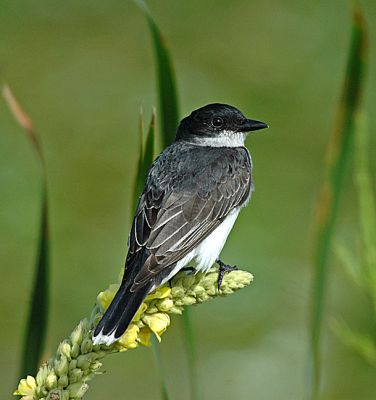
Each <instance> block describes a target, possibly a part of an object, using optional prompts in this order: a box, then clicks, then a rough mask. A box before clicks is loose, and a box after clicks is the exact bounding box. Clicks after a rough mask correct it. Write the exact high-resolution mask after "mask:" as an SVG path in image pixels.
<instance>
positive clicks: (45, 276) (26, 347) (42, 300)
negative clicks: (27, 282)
mask: <svg viewBox="0 0 376 400" xmlns="http://www.w3.org/2000/svg"><path fill="white" fill-rule="evenodd" d="M42 196H43V197H42V210H41V223H40V233H39V244H38V255H37V262H36V264H35V273H34V283H33V289H32V295H31V305H30V309H29V315H28V320H27V324H26V329H25V336H24V344H23V351H22V359H21V368H20V376H27V375H30V374H34V373H36V371H37V370H38V366H39V364H40V362H41V358H42V352H43V346H44V342H45V339H46V333H47V318H48V304H49V296H48V281H49V244H48V243H49V238H48V213H47V192H46V189H45V188H43V195H42Z"/></svg>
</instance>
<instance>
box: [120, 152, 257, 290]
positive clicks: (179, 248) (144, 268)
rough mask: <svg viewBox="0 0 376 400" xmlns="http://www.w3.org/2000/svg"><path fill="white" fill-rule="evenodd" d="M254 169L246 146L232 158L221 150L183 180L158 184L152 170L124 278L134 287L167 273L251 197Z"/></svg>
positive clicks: (139, 206)
mask: <svg viewBox="0 0 376 400" xmlns="http://www.w3.org/2000/svg"><path fill="white" fill-rule="evenodd" d="M250 169H251V164H250V159H249V156H248V152H247V150H246V149H238V152H233V153H231V152H230V154H229V155H228V156H227V157H221V154H220V152H218V157H211V159H209V162H208V164H206V165H205V168H202V169H200V168H197V166H196V167H194V168H193V170H192V171H187V170H186V169H185V170H184V172H183V175H184V176H183V177H179V176H175V177H174V182H175V183H176V182H179V178H181V179H183V180H184V181H183V183H182V181H180V183H179V184H178V183H176V184H174V183H171V182H170V184H169V185H166V184H164V183H163V179H162V181H161V182H160V183H159V184H158V183H156V182H151V181H150V179H152V175H153V174H149V182H148V185H147V186H146V189H145V190H144V192H143V194H142V196H141V198H140V201H139V205H138V208H137V211H136V215H135V218H134V221H133V226H132V230H131V233H130V237H129V253H128V257H127V263H126V273H125V276H124V278H125V279H127V276H128V277H129V278H131V279H132V281H133V282H132V285H131V288H130V291H132V292H134V291H136V290H138V289H140V288H141V287H143V286H144V285H145V284H147V283H150V281H151V280H153V278H156V277H157V276H161V275H163V276H166V275H167V274H168V273H167V271H170V270H171V269H170V268H169V267H171V265H173V264H174V263H176V262H177V261H179V260H181V259H182V258H183V257H184V256H185V255H187V254H188V253H189V252H190V251H191V250H193V249H194V247H195V246H196V245H197V244H198V243H200V242H201V241H202V240H204V239H205V238H206V237H207V236H208V235H209V234H210V233H211V232H212V231H213V230H214V229H215V228H216V227H217V226H218V225H219V224H220V223H221V222H222V221H223V219H224V218H225V217H226V216H227V215H228V214H229V212H230V211H231V210H233V209H234V208H236V207H238V206H240V205H242V204H243V203H244V201H246V199H247V198H248V196H249V192H250V190H251V170H250ZM177 171H179V168H178V166H177ZM192 174H193V175H194V176H192ZM175 175H176V171H175ZM177 175H179V172H177ZM140 252H141V253H140ZM141 255H142V256H141ZM140 256H141V257H140ZM133 259H134V260H140V259H141V260H142V265H139V264H140V263H139V262H132V260H133ZM137 264H138V265H137ZM129 283H130V282H129Z"/></svg>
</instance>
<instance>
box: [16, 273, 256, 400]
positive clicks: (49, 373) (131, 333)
mask: <svg viewBox="0 0 376 400" xmlns="http://www.w3.org/2000/svg"><path fill="white" fill-rule="evenodd" d="M252 279H253V277H252V275H251V274H250V273H249V272H246V271H232V272H229V273H228V274H226V275H225V276H224V278H223V282H222V286H221V289H220V291H218V288H217V280H218V272H217V271H216V270H214V269H212V270H210V271H209V273H208V274H206V275H205V274H200V273H199V274H196V275H195V276H193V275H187V274H186V273H184V272H181V273H179V274H178V275H177V277H175V278H174V279H172V281H171V286H172V287H171V288H170V287H169V285H167V284H166V285H163V286H162V287H160V288H158V289H157V290H155V291H154V292H153V293H151V294H150V295H149V296H148V297H147V298H146V299H145V301H144V303H143V304H142V305H141V307H140V309H139V311H138V312H137V315H136V317H135V318H134V319H133V321H132V322H131V324H130V326H129V327H128V329H127V331H126V332H125V334H124V335H123V336H122V337H121V338H120V339H119V340H118V341H117V342H116V343H115V344H113V345H111V346H103V345H95V346H93V343H92V335H93V330H94V328H95V326H96V325H97V323H98V321H99V320H100V319H101V317H102V315H103V310H105V309H107V308H108V306H109V304H110V303H111V301H112V299H113V298H114V296H115V293H116V292H117V290H118V288H119V285H110V286H109V288H108V289H107V290H105V291H103V292H101V293H100V294H99V295H98V297H97V303H96V305H95V306H94V308H93V310H92V312H91V314H90V317H89V318H85V319H83V320H82V321H81V322H80V323H79V325H78V326H77V328H76V329H75V330H74V331H73V333H72V334H71V335H70V336H69V339H66V340H63V341H62V342H61V343H60V345H59V347H58V349H57V351H56V354H55V355H54V356H53V357H52V358H50V359H49V360H48V361H47V362H46V363H45V364H43V365H42V366H41V367H40V369H39V371H38V374H37V379H36V380H35V379H34V378H33V377H31V376H29V377H28V378H26V379H22V380H21V381H20V383H19V385H18V390H16V391H15V394H17V395H21V396H23V398H22V399H23V400H47V399H49V400H51V399H53V398H59V399H60V400H69V399H71V400H79V399H81V398H82V396H84V394H85V392H86V390H87V389H88V385H87V384H86V382H87V381H88V380H90V379H92V378H93V377H95V376H96V375H98V374H100V371H99V369H100V368H101V366H102V362H101V359H102V358H103V357H105V356H107V355H109V354H112V353H116V352H122V351H126V350H128V349H134V348H136V347H138V346H139V345H141V346H151V335H152V334H155V335H156V337H157V339H158V340H159V341H160V340H161V335H162V334H163V332H164V331H165V330H166V329H167V327H168V326H169V325H170V317H169V314H181V313H182V311H183V310H184V308H185V306H186V305H190V304H197V303H201V302H203V301H205V300H209V299H211V298H213V297H216V296H224V295H227V294H231V293H233V292H234V291H236V290H238V289H240V288H242V287H244V286H247V285H248V284H249V283H250V282H251V281H252ZM56 396H58V397H56Z"/></svg>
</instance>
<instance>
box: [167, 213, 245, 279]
mask: <svg viewBox="0 0 376 400" xmlns="http://www.w3.org/2000/svg"><path fill="white" fill-rule="evenodd" d="M239 211H240V207H239V208H236V209H234V210H232V211H231V212H230V213H229V214H228V216H227V217H226V218H225V220H224V221H223V222H222V223H221V225H219V226H218V227H217V228H216V229H215V230H214V231H213V232H212V233H211V234H210V235H209V236H208V237H207V238H206V239H204V240H203V241H202V242H201V243H200V244H199V245H198V246H197V247H195V248H194V249H193V250H192V251H191V252H190V253H188V254H187V255H186V256H185V257H184V258H182V259H181V260H180V261H178V262H177V264H176V267H175V268H174V269H173V270H172V271H171V273H170V275H168V276H167V277H166V278H165V279H164V280H163V282H162V283H164V282H167V281H168V280H169V279H170V278H172V277H173V276H174V275H176V274H177V273H178V272H179V271H180V270H181V269H182V268H184V267H185V266H186V265H187V264H189V263H190V262H191V261H192V260H193V261H195V264H196V265H195V269H196V272H199V271H201V272H207V271H208V270H209V269H210V267H211V266H212V265H213V264H214V263H215V261H216V260H217V259H218V256H219V254H220V253H221V251H222V249H223V246H224V245H225V243H226V240H227V236H228V235H229V233H230V231H231V229H232V227H233V226H234V223H235V221H236V218H237V217H238V214H239Z"/></svg>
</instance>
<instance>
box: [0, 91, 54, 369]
mask: <svg viewBox="0 0 376 400" xmlns="http://www.w3.org/2000/svg"><path fill="white" fill-rule="evenodd" d="M3 97H4V99H5V101H6V103H7V105H8V107H9V109H10V111H11V112H12V114H13V116H14V118H15V119H16V121H17V122H18V123H19V124H20V125H21V127H22V128H23V129H24V130H25V132H26V134H27V136H28V137H29V139H30V140H31V143H32V145H33V148H34V149H35V151H36V153H37V154H38V157H39V158H40V160H41V163H42V172H43V181H42V182H43V183H42V202H41V216H40V218H41V221H40V230H39V242H38V250H37V260H36V264H35V272H34V282H33V287H32V294H31V305H30V309H29V314H28V319H27V324H26V329H25V336H24V343H23V349H22V358H21V366H20V376H26V375H28V374H33V373H35V372H36V371H37V369H38V366H39V363H40V361H41V356H42V352H43V346H44V342H45V339H46V333H47V318H48V302H49V297H48V280H49V251H48V250H49V238H48V212H47V190H46V179H45V168H44V161H43V154H42V149H41V146H40V143H39V140H38V136H37V134H36V132H35V130H34V127H33V124H32V122H31V119H30V118H29V117H28V115H27V114H26V112H25V111H24V110H23V109H22V107H21V106H20V105H19V103H18V102H17V100H16V98H15V97H14V95H13V93H12V91H11V90H10V88H9V86H8V85H4V87H3Z"/></svg>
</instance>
